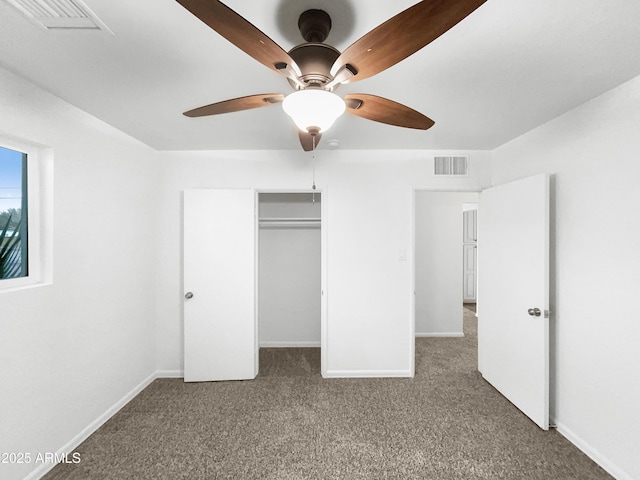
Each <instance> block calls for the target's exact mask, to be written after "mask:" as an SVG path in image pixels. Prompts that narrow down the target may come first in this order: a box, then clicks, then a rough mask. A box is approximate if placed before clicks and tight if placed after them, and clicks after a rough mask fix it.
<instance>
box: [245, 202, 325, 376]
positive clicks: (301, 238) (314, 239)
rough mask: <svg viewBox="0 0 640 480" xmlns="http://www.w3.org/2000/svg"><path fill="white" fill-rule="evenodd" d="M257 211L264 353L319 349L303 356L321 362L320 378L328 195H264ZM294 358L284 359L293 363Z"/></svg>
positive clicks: (261, 345) (259, 309)
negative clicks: (323, 216)
mask: <svg viewBox="0 0 640 480" xmlns="http://www.w3.org/2000/svg"><path fill="white" fill-rule="evenodd" d="M257 210H258V245H257V253H258V259H257V292H258V301H257V316H258V345H259V348H260V349H282V348H287V349H295V348H298V349H299V348H316V349H318V350H317V352H312V353H310V352H306V351H305V352H301V354H304V355H309V354H311V355H312V357H313V358H316V357H317V359H318V364H317V370H318V373H319V372H320V366H319V358H320V351H319V349H320V345H321V318H322V295H321V293H322V286H321V283H322V267H321V266H322V233H321V210H322V194H321V193H318V192H259V193H258V194H257ZM275 353H277V352H275ZM292 353H293V350H289V352H284V353H283V355H285V357H287V358H289V357H291V354H292ZM269 354H270V355H274V352H269ZM261 357H262V354H261ZM313 364H314V365H315V364H316V362H315V361H314V362H313Z"/></svg>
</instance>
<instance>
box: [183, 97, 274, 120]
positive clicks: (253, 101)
mask: <svg viewBox="0 0 640 480" xmlns="http://www.w3.org/2000/svg"><path fill="white" fill-rule="evenodd" d="M283 100H284V95H282V94H281V93H263V94H261V95H249V96H248V97H240V98H232V99H231V100H224V101H223V102H217V103H212V104H211V105H205V106H204V107H199V108H194V109H193V110H189V111H188V112H184V115H186V116H187V117H205V116H207V115H219V114H221V113H230V112H238V111H240V110H250V109H252V108H260V107H268V106H269V105H273V104H276V103H280V102H282V101H283Z"/></svg>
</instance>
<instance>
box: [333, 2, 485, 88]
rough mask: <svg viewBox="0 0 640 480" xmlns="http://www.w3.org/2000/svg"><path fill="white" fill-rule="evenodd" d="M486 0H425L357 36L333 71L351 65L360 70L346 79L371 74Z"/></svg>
mask: <svg viewBox="0 0 640 480" xmlns="http://www.w3.org/2000/svg"><path fill="white" fill-rule="evenodd" d="M485 1H486V0H446V1H445V0H423V1H422V2H420V3H417V4H416V5H414V6H413V7H409V8H408V9H407V10H405V11H403V12H400V13H399V14H398V15H396V16H395V17H392V18H390V19H389V20H387V21H386V22H384V23H383V24H381V25H379V26H377V27H376V28H374V29H373V30H371V31H370V32H369V33H367V34H366V35H364V36H363V37H361V38H360V39H359V40H356V41H355V43H353V44H352V45H351V46H349V47H348V48H347V49H346V50H345V51H344V52H342V54H341V55H340V56H339V57H338V58H337V60H336V61H335V63H334V64H333V67H331V74H332V75H335V74H336V73H337V72H339V71H340V70H341V69H342V68H344V67H346V66H347V65H349V66H350V67H351V70H355V71H357V73H356V74H355V75H354V76H353V77H351V78H348V79H346V80H345V81H344V82H343V83H350V82H355V81H357V80H362V79H364V78H368V77H371V76H372V75H375V74H377V73H380V72H382V71H383V70H386V69H387V68H389V67H391V66H393V65H395V64H396V63H398V62H400V61H402V60H404V59H405V58H407V57H408V56H409V55H412V54H414V53H415V52H417V51H418V50H420V49H421V48H422V47H424V46H425V45H427V44H428V43H430V42H432V41H433V40H435V39H436V38H438V37H439V36H440V35H442V34H443V33H445V32H446V31H447V30H449V29H450V28H452V27H453V26H454V25H456V24H457V23H458V22H460V21H461V20H463V19H464V18H465V17H466V16H467V15H469V14H470V13H472V12H473V11H474V10H475V9H477V8H478V7H479V6H480V5H482V4H483V3H484V2H485Z"/></svg>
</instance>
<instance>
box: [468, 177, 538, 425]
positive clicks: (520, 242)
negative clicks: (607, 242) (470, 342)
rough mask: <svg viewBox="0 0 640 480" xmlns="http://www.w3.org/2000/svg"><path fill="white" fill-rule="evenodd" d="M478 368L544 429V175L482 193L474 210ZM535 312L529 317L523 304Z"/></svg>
mask: <svg viewBox="0 0 640 480" xmlns="http://www.w3.org/2000/svg"><path fill="white" fill-rule="evenodd" d="M478 218H479V220H478V275H479V277H478V368H479V370H480V372H481V373H482V375H483V377H484V378H485V379H486V380H487V381H488V382H490V383H491V384H492V385H493V386H494V387H495V388H496V389H497V390H498V391H500V392H501V393H502V394H503V395H504V396H505V397H507V398H508V399H509V400H510V401H511V402H512V403H513V404H514V405H515V406H516V407H518V408H519V409H520V410H522V411H523V412H524V413H525V414H526V415H528V416H529V417H530V418H531V419H532V420H533V421H534V422H535V423H537V424H538V425H539V426H540V427H541V428H543V429H545V430H546V429H548V428H549V320H548V318H546V316H545V312H546V311H548V310H549V304H548V303H549V179H548V176H547V175H538V176H535V177H529V178H526V179H523V180H518V181H516V182H512V183H508V184H505V185H500V186H498V187H494V188H490V189H487V190H484V191H483V192H482V193H481V194H480V201H479V209H478ZM535 308H537V309H539V310H540V316H532V315H530V314H529V313H528V310H529V309H535Z"/></svg>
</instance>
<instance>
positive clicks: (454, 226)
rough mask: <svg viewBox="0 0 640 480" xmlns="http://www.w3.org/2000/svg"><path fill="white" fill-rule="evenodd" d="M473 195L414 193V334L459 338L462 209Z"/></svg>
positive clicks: (474, 196) (461, 287)
mask: <svg viewBox="0 0 640 480" xmlns="http://www.w3.org/2000/svg"><path fill="white" fill-rule="evenodd" d="M477 200H478V194H477V193H473V192H466V193H462V192H433V191H418V192H416V199H415V212H416V213H415V215H416V224H415V230H416V237H415V238H416V244H415V251H416V253H415V256H416V335H417V336H426V335H429V336H462V334H463V333H462V303H463V294H462V292H463V252H462V236H463V235H462V230H463V221H462V207H463V204H464V203H472V202H477Z"/></svg>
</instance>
